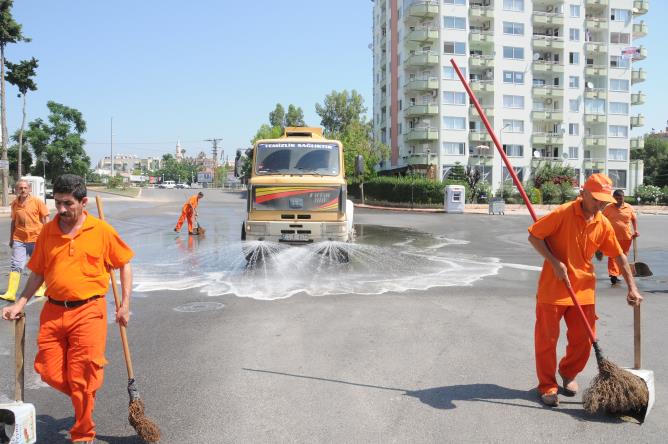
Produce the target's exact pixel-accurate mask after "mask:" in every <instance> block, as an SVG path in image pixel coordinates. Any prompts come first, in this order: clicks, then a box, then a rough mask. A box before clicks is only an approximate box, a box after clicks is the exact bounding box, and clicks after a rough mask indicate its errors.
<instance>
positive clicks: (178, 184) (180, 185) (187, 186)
mask: <svg viewBox="0 0 668 444" xmlns="http://www.w3.org/2000/svg"><path fill="white" fill-rule="evenodd" d="M176 188H190V185H188V184H187V183H177V184H176Z"/></svg>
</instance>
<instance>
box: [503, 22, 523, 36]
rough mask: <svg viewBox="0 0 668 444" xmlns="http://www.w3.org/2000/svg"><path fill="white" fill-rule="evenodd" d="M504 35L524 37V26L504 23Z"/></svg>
mask: <svg viewBox="0 0 668 444" xmlns="http://www.w3.org/2000/svg"><path fill="white" fill-rule="evenodd" d="M503 33H504V34H509V35H524V24H523V23H515V22H503Z"/></svg>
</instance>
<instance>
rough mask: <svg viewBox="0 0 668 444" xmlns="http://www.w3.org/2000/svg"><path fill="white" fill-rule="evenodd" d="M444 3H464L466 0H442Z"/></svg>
mask: <svg viewBox="0 0 668 444" xmlns="http://www.w3.org/2000/svg"><path fill="white" fill-rule="evenodd" d="M443 3H445V4H446V5H466V0H443Z"/></svg>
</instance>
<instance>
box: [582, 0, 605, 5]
mask: <svg viewBox="0 0 668 444" xmlns="http://www.w3.org/2000/svg"><path fill="white" fill-rule="evenodd" d="M585 6H608V0H585Z"/></svg>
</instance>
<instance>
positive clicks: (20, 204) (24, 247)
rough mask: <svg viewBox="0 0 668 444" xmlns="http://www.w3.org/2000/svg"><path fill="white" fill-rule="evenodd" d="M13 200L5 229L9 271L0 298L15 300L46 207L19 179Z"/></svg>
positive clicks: (40, 227)
mask: <svg viewBox="0 0 668 444" xmlns="http://www.w3.org/2000/svg"><path fill="white" fill-rule="evenodd" d="M15 190H16V199H14V201H13V202H12V223H11V226H10V229H9V247H10V248H11V249H12V263H11V268H10V271H9V283H8V284H7V292H6V293H5V294H2V295H0V298H2V299H5V300H7V301H15V300H16V291H17V290H18V288H19V283H20V282H21V272H22V271H23V267H25V264H26V259H27V257H28V256H32V253H33V250H34V248H35V241H36V240H37V236H39V233H40V232H41V231H42V226H43V225H44V224H45V223H47V222H48V220H49V210H48V209H47V208H46V205H45V204H44V202H42V200H41V199H37V198H36V197H34V196H32V195H31V194H30V184H29V183H28V182H27V181H25V180H23V179H21V180H19V181H18V182H16V187H15Z"/></svg>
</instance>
